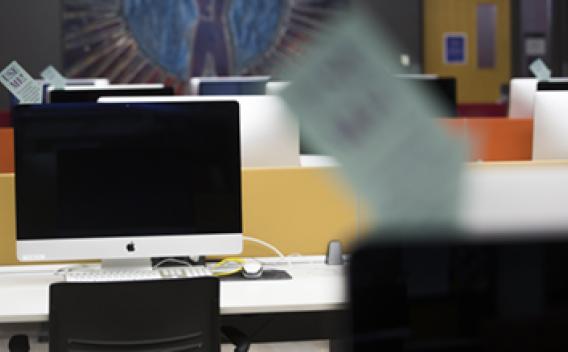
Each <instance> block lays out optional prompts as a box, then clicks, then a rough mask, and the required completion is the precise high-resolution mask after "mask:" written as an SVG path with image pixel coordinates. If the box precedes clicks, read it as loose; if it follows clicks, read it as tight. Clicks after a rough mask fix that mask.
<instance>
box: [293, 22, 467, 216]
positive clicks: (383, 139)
mask: <svg viewBox="0 0 568 352" xmlns="http://www.w3.org/2000/svg"><path fill="white" fill-rule="evenodd" d="M333 28H335V29H334V30H333V31H332V32H330V33H327V35H325V36H322V37H321V38H320V41H319V45H316V47H315V49H314V50H312V51H311V52H309V53H308V54H307V57H306V59H305V61H303V62H302V65H296V67H294V68H293V69H291V71H292V72H291V73H290V75H289V76H290V77H292V80H291V81H292V82H294V83H293V84H292V85H291V86H290V87H289V88H288V89H286V90H285V91H284V92H283V93H282V95H283V97H284V99H285V100H286V101H287V102H288V103H289V105H290V108H291V109H292V111H293V112H294V113H295V115H296V116H298V118H299V119H300V123H301V124H302V125H303V126H304V128H305V133H306V136H307V137H308V138H310V143H313V145H314V146H316V147H317V149H318V150H321V151H323V152H325V153H328V154H330V155H332V156H334V157H336V158H337V160H338V161H339V162H340V164H341V165H342V166H343V169H342V171H343V173H344V174H345V176H346V177H347V179H348V181H350V182H351V184H352V185H353V186H354V188H355V190H356V191H357V192H358V194H359V195H361V196H362V197H363V198H364V199H365V200H366V201H368V202H369V204H370V205H371V207H372V208H374V209H373V211H374V213H375V214H380V219H377V220H378V222H379V223H380V224H381V226H388V225H405V226H421V225H423V224H446V225H447V224H453V223H454V222H455V220H456V214H457V210H458V209H457V208H458V193H459V184H460V175H461V169H462V163H463V161H464V156H465V153H464V150H463V148H462V146H460V145H459V144H458V143H457V142H454V141H452V140H450V137H448V135H447V133H445V131H443V130H442V129H441V127H440V126H439V124H438V123H436V121H435V120H434V119H432V117H435V116H442V115H443V114H442V113H441V111H442V107H441V106H439V104H437V100H436V99H435V98H434V97H433V96H432V95H431V94H429V93H430V92H428V91H425V90H421V89H420V87H418V86H416V85H412V84H410V83H408V82H405V81H403V80H400V79H398V78H397V77H396V76H395V74H396V73H397V72H396V67H398V66H397V59H398V58H397V57H396V55H394V53H396V52H397V51H396V50H393V46H392V45H390V44H389V43H390V41H389V40H388V39H387V38H386V37H385V35H383V34H382V31H381V30H380V29H379V28H376V27H375V26H373V25H371V24H370V22H368V21H367V20H366V19H365V17H364V16H363V15H362V14H360V13H357V12H355V13H353V14H352V15H350V16H348V19H347V20H345V21H344V22H341V23H337V24H336V26H335V27H333Z"/></svg>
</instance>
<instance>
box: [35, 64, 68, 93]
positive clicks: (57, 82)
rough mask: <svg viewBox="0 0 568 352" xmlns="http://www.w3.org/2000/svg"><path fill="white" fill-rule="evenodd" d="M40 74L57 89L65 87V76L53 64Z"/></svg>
mask: <svg viewBox="0 0 568 352" xmlns="http://www.w3.org/2000/svg"><path fill="white" fill-rule="evenodd" d="M40 75H41V77H42V78H43V79H45V81H46V82H47V83H49V84H50V85H52V86H53V87H54V88H57V89H60V88H64V87H65V83H66V82H67V80H66V79H65V77H63V75H62V74H61V73H59V71H57V69H55V67H53V66H48V67H47V68H46V69H45V70H43V71H42V72H41V74H40Z"/></svg>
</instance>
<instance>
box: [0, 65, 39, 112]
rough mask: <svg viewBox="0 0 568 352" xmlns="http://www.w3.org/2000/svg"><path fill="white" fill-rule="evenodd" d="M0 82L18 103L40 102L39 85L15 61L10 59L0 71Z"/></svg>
mask: <svg viewBox="0 0 568 352" xmlns="http://www.w3.org/2000/svg"><path fill="white" fill-rule="evenodd" d="M0 82H2V84H3V85H4V87H6V88H7V89H8V90H9V91H10V93H12V94H13V95H14V96H15V97H16V98H17V99H18V100H19V101H20V104H41V102H42V88H41V86H40V85H39V84H38V83H37V82H36V81H35V80H34V79H33V78H32V76H30V75H29V74H28V73H27V72H26V70H24V69H23V68H22V66H20V65H19V64H18V63H17V62H16V61H12V62H11V63H10V64H9V65H8V66H6V68H4V69H3V70H2V71H1V72H0Z"/></svg>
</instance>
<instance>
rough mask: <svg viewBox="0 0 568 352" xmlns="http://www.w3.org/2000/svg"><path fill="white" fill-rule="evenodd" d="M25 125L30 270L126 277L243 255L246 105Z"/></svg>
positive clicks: (99, 114)
mask: <svg viewBox="0 0 568 352" xmlns="http://www.w3.org/2000/svg"><path fill="white" fill-rule="evenodd" d="M14 114H15V119H14V121H15V154H16V176H15V177H16V223H17V256H18V259H19V260H20V261H24V262H32V261H55V260H84V259H103V263H105V261H108V263H109V264H110V263H112V264H114V266H115V267H116V266H117V262H118V264H120V263H121V262H122V263H124V264H126V262H125V261H124V260H127V261H128V260H131V261H136V259H145V258H151V257H176V256H199V255H229V254H237V253H240V252H241V251H242V214H241V213H242V205H241V161H240V141H239V106H238V104H237V103H235V102H215V103H175V104H174V103H172V104H49V105H37V106H35V105H34V106H32V105H30V106H18V107H16V108H15V110H14ZM113 260H114V262H113ZM138 261H139V260H138ZM147 262H148V263H149V260H148V261H147ZM124 266H125V267H127V266H128V265H124Z"/></svg>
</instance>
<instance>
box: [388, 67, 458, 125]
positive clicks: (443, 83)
mask: <svg viewBox="0 0 568 352" xmlns="http://www.w3.org/2000/svg"><path fill="white" fill-rule="evenodd" d="M399 77H400V78H401V79H404V80H406V81H408V82H411V83H413V84H416V85H417V86H418V87H420V88H421V89H424V90H425V91H427V92H429V93H431V95H432V97H433V98H434V99H437V100H438V103H439V104H440V105H441V106H442V109H443V111H442V113H443V114H445V115H446V116H441V117H456V116H457V114H458V112H457V111H458V102H457V82H456V79H455V78H454V77H436V76H428V75H423V76H422V75H408V76H405V75H401V76H399Z"/></svg>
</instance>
